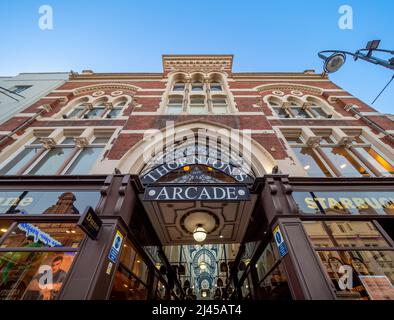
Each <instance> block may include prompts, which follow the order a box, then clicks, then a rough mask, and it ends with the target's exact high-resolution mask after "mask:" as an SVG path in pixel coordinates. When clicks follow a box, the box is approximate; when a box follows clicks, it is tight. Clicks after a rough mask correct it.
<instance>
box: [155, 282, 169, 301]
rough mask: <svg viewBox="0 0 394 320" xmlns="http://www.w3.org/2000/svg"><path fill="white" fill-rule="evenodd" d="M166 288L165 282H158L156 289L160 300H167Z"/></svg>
mask: <svg viewBox="0 0 394 320" xmlns="http://www.w3.org/2000/svg"><path fill="white" fill-rule="evenodd" d="M166 294H167V292H166V287H165V285H164V283H163V282H161V281H158V282H157V287H156V298H157V299H159V300H165V299H166Z"/></svg>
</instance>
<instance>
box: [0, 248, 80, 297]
mask: <svg viewBox="0 0 394 320" xmlns="http://www.w3.org/2000/svg"><path fill="white" fill-rule="evenodd" d="M75 256H76V252H1V253H0V300H53V299H56V298H57V296H58V294H59V292H60V290H61V288H62V285H63V283H64V280H65V278H66V276H67V273H68V272H69V270H70V267H71V264H72V262H73V260H74V258H75Z"/></svg>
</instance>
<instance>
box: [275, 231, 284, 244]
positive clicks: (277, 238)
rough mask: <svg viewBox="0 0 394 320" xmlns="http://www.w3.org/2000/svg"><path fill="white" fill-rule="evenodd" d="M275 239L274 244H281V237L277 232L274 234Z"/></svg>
mask: <svg viewBox="0 0 394 320" xmlns="http://www.w3.org/2000/svg"><path fill="white" fill-rule="evenodd" d="M275 238H276V242H277V243H281V242H282V237H281V235H280V233H279V232H277V233H276V234H275Z"/></svg>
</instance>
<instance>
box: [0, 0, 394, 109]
mask: <svg viewBox="0 0 394 320" xmlns="http://www.w3.org/2000/svg"><path fill="white" fill-rule="evenodd" d="M41 5H50V6H51V7H52V8H53V13H54V17H53V22H54V29H53V30H46V31H43V30H40V28H39V27H38V20H39V17H40V15H39V13H38V9H39V7H40V6H41ZM341 5H350V6H351V7H352V9H353V29H352V30H342V29H340V28H339V27H338V20H339V18H340V16H341V14H340V13H338V9H339V7H340V6H341ZM393 12H394V1H392V0H375V1H370V0H357V1H356V0H354V1H353V0H324V1H323V0H319V1H313V0H298V1H295V0H294V1H293V0H291V1H290V0H288V1H283V0H276V1H263V0H255V1H249V0H243V1H230V0H227V1H225V0H200V1H181V0H147V1H132V0H129V1H126V0H112V1H98V0H96V1H92V0H79V1H77V0H67V1H66V0H63V1H60V0H40V1H37V0H15V1H0V45H1V46H0V75H16V74H18V73H20V72H37V71H39V72H44V71H69V70H74V71H81V70H83V69H92V70H94V71H96V72H161V71H162V64H161V55H162V54H182V53H184V54H192V53H197V54H199V53H201V54H202V53H204V54H209V53H214V54H223V53H224V54H234V71H235V72H245V71H262V72H268V71H303V70H305V69H315V70H316V71H317V72H321V71H322V63H321V60H320V59H319V58H318V57H317V52H318V51H320V50H324V49H343V50H349V51H355V50H356V49H359V48H361V47H364V45H365V44H366V43H367V41H368V40H372V39H380V40H382V43H381V48H384V49H392V50H394V36H393V33H394V19H393V17H392V15H393ZM391 75H392V71H391V70H389V69H385V68H383V67H379V66H375V65H373V64H369V63H366V62H363V61H358V62H354V61H352V60H351V59H348V62H347V64H346V65H345V66H344V67H343V69H341V70H340V71H339V72H338V73H335V74H333V75H331V79H332V80H333V81H334V82H336V83H337V84H338V85H340V86H341V87H342V88H344V89H345V90H347V91H349V92H351V93H352V94H353V95H355V96H357V97H359V98H360V99H362V100H363V101H365V102H366V103H371V102H372V101H373V99H374V98H375V97H376V95H377V94H378V93H379V91H380V90H381V89H382V88H383V87H384V85H385V84H386V83H387V82H388V80H389V79H390V78H391ZM393 102H394V82H393V83H392V85H391V86H390V87H389V88H388V89H387V90H386V91H385V93H384V94H383V95H382V96H381V97H380V98H379V100H378V101H377V102H376V103H375V104H374V107H375V108H376V109H378V110H379V111H381V112H384V113H394V110H393V104H394V103H393Z"/></svg>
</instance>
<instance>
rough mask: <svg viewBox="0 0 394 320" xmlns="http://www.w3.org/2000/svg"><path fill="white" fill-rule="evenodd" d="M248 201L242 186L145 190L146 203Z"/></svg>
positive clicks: (192, 186)
mask: <svg viewBox="0 0 394 320" xmlns="http://www.w3.org/2000/svg"><path fill="white" fill-rule="evenodd" d="M249 199H250V194H249V189H248V187H246V186H244V185H234V184H227V185H203V186H196V185H190V186H188V185H177V186H171V185H162V186H148V187H146V188H145V194H144V200H147V201H196V200H205V201H218V200H221V201H246V200H249Z"/></svg>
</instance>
